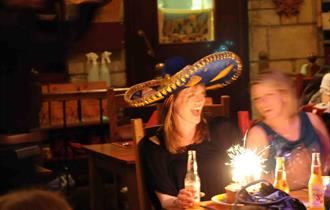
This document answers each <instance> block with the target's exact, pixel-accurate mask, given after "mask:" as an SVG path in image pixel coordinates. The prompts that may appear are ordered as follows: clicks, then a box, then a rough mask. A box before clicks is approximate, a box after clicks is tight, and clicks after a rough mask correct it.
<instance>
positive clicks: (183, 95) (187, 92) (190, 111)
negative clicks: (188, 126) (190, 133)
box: [173, 85, 205, 124]
mask: <svg viewBox="0 0 330 210" xmlns="http://www.w3.org/2000/svg"><path fill="white" fill-rule="evenodd" d="M204 104H205V86H204V85H196V86H193V87H190V88H186V89H183V90H181V91H180V92H179V94H178V96H177V97H176V99H175V101H174V104H173V115H174V117H175V119H177V118H176V117H178V118H179V119H181V120H183V121H184V122H186V123H193V124H198V123H199V122H200V121H201V114H202V109H203V106H204Z"/></svg>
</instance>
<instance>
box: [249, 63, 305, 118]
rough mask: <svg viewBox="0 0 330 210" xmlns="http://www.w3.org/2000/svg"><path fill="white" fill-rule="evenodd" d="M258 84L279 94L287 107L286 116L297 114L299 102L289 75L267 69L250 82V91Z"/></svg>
mask: <svg viewBox="0 0 330 210" xmlns="http://www.w3.org/2000/svg"><path fill="white" fill-rule="evenodd" d="M258 84H268V85H271V86H272V87H274V89H275V90H277V91H278V92H279V93H280V95H281V96H282V100H283V102H284V106H285V107H287V109H286V110H287V113H288V116H293V115H295V114H297V113H298V107H299V100H298V98H297V92H296V85H295V83H294V81H293V79H292V78H290V76H289V75H287V74H285V73H283V72H281V71H278V70H272V69H269V70H266V71H263V72H262V73H260V74H259V75H258V76H257V77H256V78H255V79H253V80H252V81H251V83H250V89H251V88H252V87H253V86H254V85H258Z"/></svg>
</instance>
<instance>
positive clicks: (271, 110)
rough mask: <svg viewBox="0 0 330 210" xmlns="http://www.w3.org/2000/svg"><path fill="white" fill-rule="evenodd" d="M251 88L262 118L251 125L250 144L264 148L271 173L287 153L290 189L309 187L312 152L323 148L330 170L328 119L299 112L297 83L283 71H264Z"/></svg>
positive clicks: (326, 164)
mask: <svg viewBox="0 0 330 210" xmlns="http://www.w3.org/2000/svg"><path fill="white" fill-rule="evenodd" d="M250 90H251V97H252V101H253V104H254V106H255V108H256V109H257V111H258V112H259V114H260V115H261V117H262V119H261V121H260V122H258V123H256V124H255V125H254V126H253V127H252V128H251V129H250V131H249V133H248V136H247V142H246V145H247V147H249V148H253V149H256V150H257V151H261V150H264V152H263V155H264V158H266V159H267V163H266V170H268V171H269V172H271V173H270V175H272V172H274V170H275V157H276V156H284V157H285V159H286V171H287V180H288V183H289V187H290V189H292V190H295V189H300V188H304V187H306V186H307V184H308V180H309V177H310V164H311V153H312V152H321V155H322V160H323V166H324V170H328V169H327V168H328V164H329V162H328V159H329V154H330V139H329V134H328V131H327V129H326V127H325V125H324V123H323V122H322V120H321V119H320V118H319V117H318V116H317V115H314V114H312V113H305V112H299V107H298V104H299V103H298V99H297V97H296V91H295V90H296V88H295V86H294V83H293V81H292V79H291V78H289V77H288V76H287V75H285V74H283V73H281V72H280V71H265V72H263V73H261V74H260V75H258V77H257V78H256V79H255V80H253V81H252V82H251V88H250ZM265 148H266V149H265Z"/></svg>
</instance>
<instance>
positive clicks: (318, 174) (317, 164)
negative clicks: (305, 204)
mask: <svg viewBox="0 0 330 210" xmlns="http://www.w3.org/2000/svg"><path fill="white" fill-rule="evenodd" d="M308 200H309V205H310V206H311V207H316V208H320V209H323V206H324V188H323V180H322V169H321V160H320V153H312V164H311V176H310V178H309V182H308Z"/></svg>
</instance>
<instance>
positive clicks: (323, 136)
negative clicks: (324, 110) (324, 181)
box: [307, 112, 330, 172]
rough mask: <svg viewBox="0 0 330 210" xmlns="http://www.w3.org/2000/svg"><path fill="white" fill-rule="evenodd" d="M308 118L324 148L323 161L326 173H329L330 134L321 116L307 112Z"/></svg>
mask: <svg viewBox="0 0 330 210" xmlns="http://www.w3.org/2000/svg"><path fill="white" fill-rule="evenodd" d="M307 116H308V118H309V120H310V121H311V123H312V125H313V127H314V129H315V131H316V134H317V135H318V137H319V139H320V143H321V148H322V153H323V154H322V160H323V165H324V171H325V172H327V171H329V170H330V168H329V167H330V137H329V133H328V131H327V128H326V127H325V125H324V123H323V121H322V120H321V119H320V118H319V116H317V115H315V114H313V113H310V112H307Z"/></svg>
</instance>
